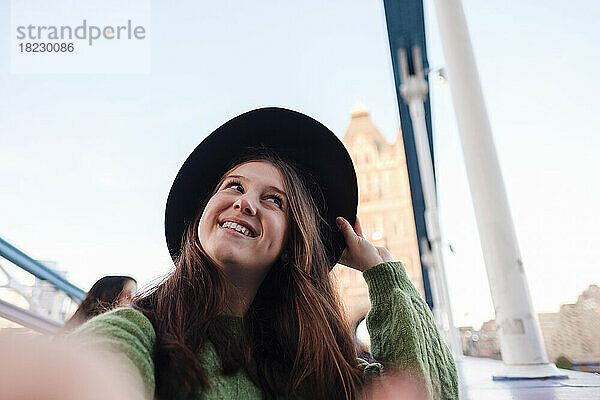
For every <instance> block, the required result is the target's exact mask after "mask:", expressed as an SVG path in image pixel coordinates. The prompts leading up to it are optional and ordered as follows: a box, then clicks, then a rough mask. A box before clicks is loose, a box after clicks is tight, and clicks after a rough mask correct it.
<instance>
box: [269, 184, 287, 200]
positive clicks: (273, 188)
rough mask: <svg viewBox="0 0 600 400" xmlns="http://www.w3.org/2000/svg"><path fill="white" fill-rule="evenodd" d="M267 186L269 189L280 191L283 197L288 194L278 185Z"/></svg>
mask: <svg viewBox="0 0 600 400" xmlns="http://www.w3.org/2000/svg"><path fill="white" fill-rule="evenodd" d="M266 188H267V189H268V190H272V191H274V192H277V193H279V194H280V195H282V196H283V197H285V198H287V194H286V193H285V192H284V191H283V190H281V189H279V188H278V187H276V186H267V187H266Z"/></svg>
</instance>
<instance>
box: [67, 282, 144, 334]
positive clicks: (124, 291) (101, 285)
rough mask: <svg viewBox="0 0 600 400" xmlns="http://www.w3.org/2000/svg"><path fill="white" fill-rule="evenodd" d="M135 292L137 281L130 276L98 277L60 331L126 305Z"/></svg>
mask: <svg viewBox="0 0 600 400" xmlns="http://www.w3.org/2000/svg"><path fill="white" fill-rule="evenodd" d="M136 292H137V282H136V280H135V279H133V278H132V277H130V276H120V275H111V276H105V277H103V278H100V279H99V280H98V281H97V282H96V283H94V285H93V286H92V288H91V289H90V290H89V292H87V295H86V296H85V298H84V299H83V301H82V302H81V304H80V305H79V308H77V311H75V314H73V316H72V317H71V318H70V319H69V320H68V321H67V322H65V324H64V326H63V327H62V329H61V333H65V332H70V331H72V330H73V329H75V328H77V327H78V326H79V325H81V324H83V323H84V322H86V321H87V320H89V319H90V318H92V317H95V316H96V315H99V314H102V313H104V312H106V311H110V310H112V309H113V308H117V307H124V306H128V305H129V304H130V303H131V299H132V298H133V296H134V295H135V293H136Z"/></svg>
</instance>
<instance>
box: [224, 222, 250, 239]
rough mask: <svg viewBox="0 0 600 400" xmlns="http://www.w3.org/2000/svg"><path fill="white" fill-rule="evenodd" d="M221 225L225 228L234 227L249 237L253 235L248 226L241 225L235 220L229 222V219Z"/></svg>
mask: <svg viewBox="0 0 600 400" xmlns="http://www.w3.org/2000/svg"><path fill="white" fill-rule="evenodd" d="M221 226H222V227H223V228H230V229H234V230H236V231H237V232H240V233H242V234H244V235H246V236H248V237H252V233H251V232H250V229H248V228H246V227H244V226H242V225H239V224H237V223H235V222H229V221H228V222H224V223H223V225H221Z"/></svg>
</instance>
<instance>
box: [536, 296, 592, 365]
mask: <svg viewBox="0 0 600 400" xmlns="http://www.w3.org/2000/svg"><path fill="white" fill-rule="evenodd" d="M557 314H558V315H557V316H556V315H555V316H553V319H552V321H553V323H552V325H551V326H550V329H551V330H550V331H549V332H546V333H545V334H544V338H546V337H549V338H550V340H549V341H548V342H546V349H547V351H548V356H549V357H550V359H552V360H556V359H557V358H558V357H560V356H565V357H567V358H568V359H569V360H570V361H571V362H572V363H573V364H597V363H599V362H600V287H598V286H596V285H591V286H589V287H588V288H587V289H586V290H585V291H584V292H583V293H582V294H581V295H580V296H579V298H578V299H577V302H576V303H575V304H564V305H562V306H561V307H560V312H559V313H557ZM542 332H543V330H542Z"/></svg>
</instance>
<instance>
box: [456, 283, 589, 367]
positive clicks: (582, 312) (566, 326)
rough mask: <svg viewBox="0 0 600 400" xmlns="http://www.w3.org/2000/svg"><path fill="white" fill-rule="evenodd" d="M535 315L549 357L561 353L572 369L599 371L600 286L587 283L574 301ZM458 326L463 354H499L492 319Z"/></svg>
mask: <svg viewBox="0 0 600 400" xmlns="http://www.w3.org/2000/svg"><path fill="white" fill-rule="evenodd" d="M538 319H539V322H540V329H541V331H542V337H543V339H544V344H545V346H546V353H547V354H548V358H549V360H550V361H552V362H554V361H556V359H557V358H559V357H561V356H563V357H566V358H567V359H569V361H571V362H572V363H573V367H574V368H575V369H578V370H584V371H600V287H598V286H596V285H591V286H589V287H588V288H587V289H586V290H585V291H584V292H583V293H582V294H581V295H580V296H579V298H578V299H577V302H576V303H575V304H563V305H562V306H560V311H559V312H557V313H540V314H538ZM460 330H461V338H462V340H463V351H464V353H465V354H467V355H473V356H484V357H488V356H491V357H493V355H492V354H494V351H495V350H497V352H498V354H499V351H500V345H499V342H498V335H497V333H496V324H495V322H494V321H493V320H492V321H487V322H484V324H483V325H482V326H481V329H480V330H479V331H475V330H472V328H471V327H464V328H460ZM473 337H475V338H476V340H473V339H472V338H473ZM488 354H489V355H488Z"/></svg>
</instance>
